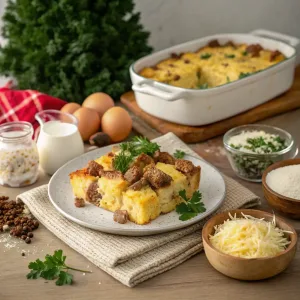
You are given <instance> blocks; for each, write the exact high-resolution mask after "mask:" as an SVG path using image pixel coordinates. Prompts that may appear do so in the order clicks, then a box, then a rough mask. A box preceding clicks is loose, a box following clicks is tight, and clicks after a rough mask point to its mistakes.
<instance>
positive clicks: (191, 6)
mask: <svg viewBox="0 0 300 300" xmlns="http://www.w3.org/2000/svg"><path fill="white" fill-rule="evenodd" d="M135 2H136V9H137V10H139V11H140V12H141V16H142V23H143V24H144V25H145V27H146V28H147V29H148V30H150V32H152V36H151V38H150V43H151V45H153V46H154V47H155V49H156V50H159V49H163V48H166V47H168V46H172V45H175V44H178V43H181V42H185V41H189V40H192V39H195V38H200V37H203V36H206V35H211V34H216V33H229V32H241V33H245V32H249V31H251V30H254V29H257V28H265V29H269V30H274V31H279V32H282V33H286V34H289V35H294V36H296V37H300V0H135Z"/></svg>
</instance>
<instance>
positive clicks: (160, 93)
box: [132, 79, 186, 101]
mask: <svg viewBox="0 0 300 300" xmlns="http://www.w3.org/2000/svg"><path fill="white" fill-rule="evenodd" d="M132 89H133V90H134V91H135V92H138V93H142V94H147V95H151V96H155V97H159V98H161V99H163V100H166V101H176V100H179V99H182V98H184V97H185V96H186V93H185V92H184V91H179V92H174V91H172V90H171V89H168V88H165V87H164V88H163V89H162V88H161V87H160V86H157V83H156V82H155V81H150V80H147V79H145V80H142V81H140V82H138V83H135V84H133V85H132Z"/></svg>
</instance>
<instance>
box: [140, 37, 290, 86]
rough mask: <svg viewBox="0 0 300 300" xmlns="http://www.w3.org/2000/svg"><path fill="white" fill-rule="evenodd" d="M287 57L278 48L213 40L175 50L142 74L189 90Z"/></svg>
mask: <svg viewBox="0 0 300 300" xmlns="http://www.w3.org/2000/svg"><path fill="white" fill-rule="evenodd" d="M284 59H285V56H284V55H283V54H282V53H281V52H280V51H278V50H275V51H270V50H268V49H263V48H262V47H261V46H260V45H259V44H253V45H247V44H238V45H237V44H234V43H233V42H231V41H229V42H227V43H226V44H224V45H220V44H219V42H218V40H212V41H210V42H209V43H208V45H206V46H205V47H202V48H200V49H199V50H197V51H195V52H185V53H180V54H179V55H178V54H177V53H172V54H171V56H170V57H169V58H167V59H165V60H163V61H161V62H159V63H158V64H156V65H155V66H149V67H146V68H143V69H142V70H141V72H140V73H139V74H140V75H141V76H143V77H145V78H149V79H153V80H156V81H160V82H163V83H166V84H170V85H173V86H178V87H182V88H187V89H207V88H211V87H216V86H220V85H222V84H227V83H230V82H232V81H235V80H238V79H241V78H244V77H246V76H250V75H251V74H254V73H256V72H259V71H262V70H264V69H266V68H268V67H270V66H272V65H274V64H276V63H278V62H281V61H283V60H284Z"/></svg>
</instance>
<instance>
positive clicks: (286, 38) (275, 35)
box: [250, 29, 300, 47]
mask: <svg viewBox="0 0 300 300" xmlns="http://www.w3.org/2000/svg"><path fill="white" fill-rule="evenodd" d="M250 34H252V35H257V36H262V37H266V38H272V39H275V40H279V41H282V42H285V43H287V44H289V45H291V46H293V47H297V46H299V43H300V40H299V39H297V38H296V37H293V36H290V35H287V34H283V33H279V32H275V31H270V30H266V29H256V30H254V31H251V32H250Z"/></svg>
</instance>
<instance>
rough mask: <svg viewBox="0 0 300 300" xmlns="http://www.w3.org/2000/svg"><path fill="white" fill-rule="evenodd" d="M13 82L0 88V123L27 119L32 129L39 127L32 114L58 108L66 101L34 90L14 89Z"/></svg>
mask: <svg viewBox="0 0 300 300" xmlns="http://www.w3.org/2000/svg"><path fill="white" fill-rule="evenodd" d="M12 86H13V82H12V81H10V82H8V83H7V84H6V85H5V86H4V87H2V88H0V124H3V123H6V122H12V121H27V122H30V123H31V124H32V125H33V128H34V129H37V128H38V127H39V124H38V122H37V121H36V120H35V118H34V116H35V114H36V113H38V112H40V111H42V110H45V109H57V110H60V109H61V108H62V107H63V106H64V105H65V104H66V103H67V102H65V101H63V100H61V99H58V98H54V97H52V96H49V95H46V94H43V93H40V92H38V91H34V90H22V91H20V90H14V89H12Z"/></svg>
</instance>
